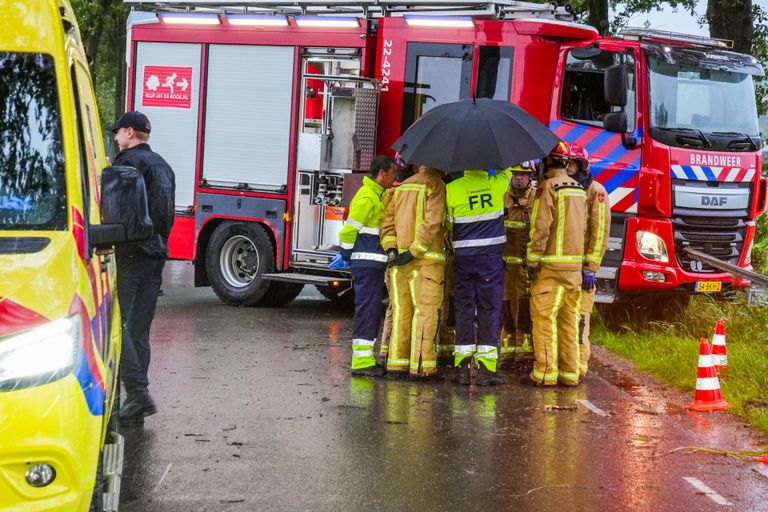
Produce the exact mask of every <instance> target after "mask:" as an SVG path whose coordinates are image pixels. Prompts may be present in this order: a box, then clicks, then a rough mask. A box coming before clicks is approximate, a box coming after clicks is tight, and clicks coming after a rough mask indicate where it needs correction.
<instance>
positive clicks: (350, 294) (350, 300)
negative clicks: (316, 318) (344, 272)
mask: <svg viewBox="0 0 768 512" xmlns="http://www.w3.org/2000/svg"><path fill="white" fill-rule="evenodd" d="M315 288H317V291H319V292H320V295H322V296H323V297H325V298H326V299H328V300H330V301H332V302H333V303H334V304H338V305H339V306H342V307H345V308H351V307H353V306H354V305H355V291H354V290H353V289H352V283H350V282H346V283H342V284H341V286H321V285H315Z"/></svg>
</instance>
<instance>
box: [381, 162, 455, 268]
mask: <svg viewBox="0 0 768 512" xmlns="http://www.w3.org/2000/svg"><path fill="white" fill-rule="evenodd" d="M444 223H445V184H444V183H443V180H442V178H441V177H440V173H439V172H438V171H436V170H434V169H425V170H423V171H421V172H419V173H417V174H414V175H413V176H411V177H410V178H408V179H407V180H405V181H404V182H402V183H401V184H400V185H398V186H397V187H396V188H395V190H394V192H392V199H391V200H390V202H389V205H388V206H387V210H386V212H385V214H384V219H383V220H382V224H381V244H382V246H383V247H384V249H385V250H389V249H397V250H398V251H400V252H405V251H410V252H411V254H413V256H414V257H415V258H416V260H415V261H416V263H417V264H421V263H428V262H435V261H439V262H444V261H445V226H444Z"/></svg>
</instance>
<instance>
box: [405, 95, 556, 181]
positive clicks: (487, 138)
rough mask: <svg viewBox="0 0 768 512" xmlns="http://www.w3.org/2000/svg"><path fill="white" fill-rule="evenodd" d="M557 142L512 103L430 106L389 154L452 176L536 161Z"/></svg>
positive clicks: (461, 103)
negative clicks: (526, 161) (392, 152)
mask: <svg viewBox="0 0 768 512" xmlns="http://www.w3.org/2000/svg"><path fill="white" fill-rule="evenodd" d="M558 142H560V139H558V138H557V136H555V134H554V133H552V132H551V131H549V129H548V128H547V127H546V126H544V125H543V124H541V123H540V122H539V121H538V120H537V119H536V118H534V117H533V116H532V115H530V114H529V113H528V112H526V111H525V110H523V109H522V108H520V107H518V106H517V105H515V104H514V103H509V102H507V101H498V100H489V99H479V100H461V101H456V102H453V103H446V104H444V105H440V106H439V107H435V108H434V109H432V110H430V111H429V112H427V113H426V114H425V115H424V116H423V117H421V119H419V120H418V121H416V122H415V123H413V124H412V125H411V126H410V127H409V128H408V129H407V130H406V131H405V133H404V134H403V135H401V136H400V138H399V139H397V141H396V142H395V143H394V144H393V145H392V149H394V150H395V151H397V152H398V153H400V156H401V157H402V158H403V160H405V161H406V162H408V163H412V164H421V165H428V166H430V167H435V168H437V169H440V170H443V171H446V172H448V173H451V174H458V173H461V172H462V171H464V170H465V169H503V168H506V167H509V166H510V165H514V164H517V163H520V162H523V161H525V160H531V159H534V158H541V157H543V156H545V155H547V154H548V153H549V151H550V150H551V149H552V148H553V147H555V145H556V144H557V143H558Z"/></svg>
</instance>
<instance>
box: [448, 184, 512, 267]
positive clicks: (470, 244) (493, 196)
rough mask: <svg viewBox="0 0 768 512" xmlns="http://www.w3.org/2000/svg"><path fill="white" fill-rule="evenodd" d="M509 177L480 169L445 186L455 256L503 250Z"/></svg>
mask: <svg viewBox="0 0 768 512" xmlns="http://www.w3.org/2000/svg"><path fill="white" fill-rule="evenodd" d="M511 178H512V175H511V172H510V171H508V170H503V171H497V172H496V173H495V174H494V175H493V176H489V175H488V173H487V172H486V171H482V170H468V171H464V176H463V177H462V178H458V179H456V180H453V181H452V182H450V183H449V184H448V185H447V187H446V202H447V204H448V224H449V226H450V227H451V230H452V233H451V234H452V239H453V248H454V251H455V253H456V256H469V255H473V254H483V253H492V252H498V253H501V252H502V251H503V249H504V245H505V244H506V242H507V236H506V234H505V232H504V195H505V194H506V192H507V188H508V187H509V181H510V179H511Z"/></svg>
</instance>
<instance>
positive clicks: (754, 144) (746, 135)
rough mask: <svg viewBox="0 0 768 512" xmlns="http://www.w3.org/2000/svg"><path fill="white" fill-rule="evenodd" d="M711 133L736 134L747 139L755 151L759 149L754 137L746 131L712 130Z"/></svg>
mask: <svg viewBox="0 0 768 512" xmlns="http://www.w3.org/2000/svg"><path fill="white" fill-rule="evenodd" d="M712 135H738V136H739V137H742V138H744V139H747V140H748V141H749V143H750V144H752V147H753V148H755V151H760V146H758V145H757V143H756V142H755V139H753V138H752V136H751V135H750V134H748V133H744V132H712ZM733 142H736V141H733Z"/></svg>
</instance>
